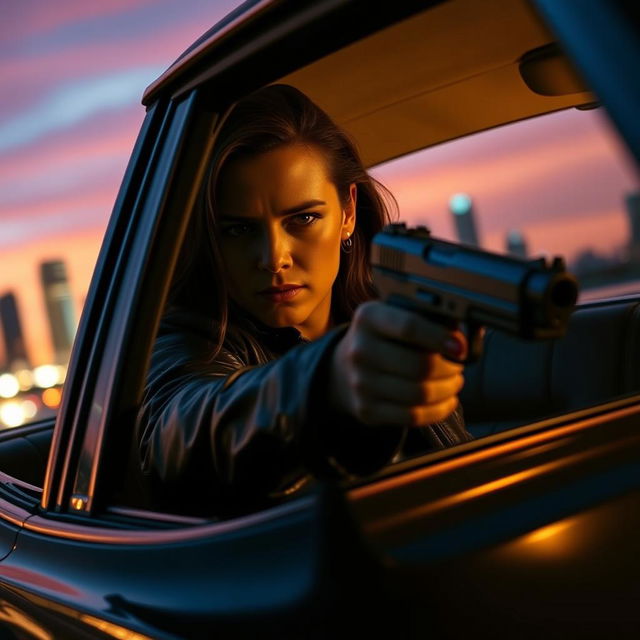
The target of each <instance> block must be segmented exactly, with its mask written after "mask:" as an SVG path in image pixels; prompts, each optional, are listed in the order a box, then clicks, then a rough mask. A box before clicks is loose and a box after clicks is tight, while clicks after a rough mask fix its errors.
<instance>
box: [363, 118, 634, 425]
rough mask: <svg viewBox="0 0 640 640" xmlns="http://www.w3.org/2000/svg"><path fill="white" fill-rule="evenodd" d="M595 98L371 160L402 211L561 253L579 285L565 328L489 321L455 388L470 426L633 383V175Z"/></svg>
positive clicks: (489, 241) (460, 234) (600, 397)
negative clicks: (502, 326) (557, 333)
mask: <svg viewBox="0 0 640 640" xmlns="http://www.w3.org/2000/svg"><path fill="white" fill-rule="evenodd" d="M632 167H633V165H632V163H631V160H630V158H629V157H628V156H627V153H626V151H625V149H624V148H623V146H622V144H621V143H620V141H619V139H618V138H617V135H616V134H615V132H614V131H613V129H612V127H611V126H610V124H609V122H608V121H607V119H606V115H605V113H604V112H603V110H602V109H589V110H579V109H568V110H563V111H559V112H555V113H550V114H547V115H543V116H539V117H535V118H530V119H527V120H524V121H521V122H517V123H515V124H510V125H507V126H503V127H499V128H495V129H490V130H487V131H484V132H481V133H477V134H475V135H471V136H468V137H465V138H460V139H457V140H454V141H451V142H448V143H445V144H441V145H439V146H436V147H432V148H429V149H425V150H422V151H419V152H417V153H413V154H411V155H408V156H404V157H401V158H398V159H395V160H392V161H390V162H387V163H384V164H381V165H379V166H377V167H375V169H374V171H373V172H374V175H375V176H376V177H377V178H378V179H379V180H380V181H381V182H383V183H384V184H385V185H386V186H387V187H388V188H389V189H390V190H391V191H392V193H393V194H394V196H395V198H396V199H397V201H398V206H399V212H400V218H401V219H402V220H405V221H407V223H409V224H412V225H426V226H427V227H428V228H430V230H431V231H432V233H433V235H434V236H435V237H439V238H443V239H447V240H451V241H454V242H462V243H467V244H471V245H476V246H478V247H480V248H483V249H487V250H490V251H494V252H498V253H503V254H511V255H514V256H518V257H521V258H532V259H533V258H538V257H545V258H551V257H554V256H562V257H563V258H564V259H565V261H566V263H567V266H568V268H569V270H570V271H571V272H572V273H573V274H575V276H576V277H577V279H578V281H579V285H580V296H579V304H578V309H577V311H576V312H575V313H574V315H573V317H572V319H571V322H570V325H569V331H568V334H567V336H566V337H564V338H562V339H559V340H553V341H544V342H526V341H522V340H519V339H517V338H514V337H511V336H508V335H506V334H504V333H502V332H498V331H490V332H488V334H487V337H486V338H485V353H484V355H483V357H482V359H481V361H480V362H478V363H477V364H474V365H471V366H470V367H468V368H467V371H466V379H467V380H466V384H465V388H464V389H463V392H462V394H461V398H462V403H463V407H464V410H465V414H466V418H467V423H468V424H469V428H470V430H471V432H472V433H473V435H474V436H475V437H480V436H484V435H489V434H492V433H496V432H498V431H502V430H505V429H507V428H510V427H514V426H518V425H522V424H526V423H531V422H535V421H537V420H541V419H543V418H547V417H549V416H553V415H557V414H562V413H566V412H568V411H572V410H577V409H581V408H584V407H588V406H592V405H595V404H598V403H601V402H605V401H608V400H612V399H614V398H616V397H619V396H624V395H627V394H629V393H633V392H634V391H637V389H638V388H640V380H637V377H636V376H635V374H634V373H633V371H634V368H633V367H630V366H629V364H628V363H627V359H633V358H634V357H635V355H634V346H633V345H634V344H635V343H634V342H633V338H632V336H633V332H634V331H635V330H637V327H635V321H634V317H635V316H634V309H635V306H636V304H637V303H636V302H635V300H634V299H633V298H628V297H627V298H625V297H622V298H620V299H619V300H617V301H615V300H612V299H611V298H612V297H615V296H624V295H625V294H638V293H640V278H639V275H640V271H639V268H638V264H639V262H638V260H639V257H638V256H639V255H640V254H639V251H640V250H639V248H638V247H640V232H639V229H640V182H639V180H638V176H637V174H636V172H635V171H634V169H633V168H632Z"/></svg>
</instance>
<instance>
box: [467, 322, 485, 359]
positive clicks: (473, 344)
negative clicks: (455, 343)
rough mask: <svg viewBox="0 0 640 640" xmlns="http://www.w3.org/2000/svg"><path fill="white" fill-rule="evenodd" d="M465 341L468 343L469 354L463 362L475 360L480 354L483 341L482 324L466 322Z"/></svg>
mask: <svg viewBox="0 0 640 640" xmlns="http://www.w3.org/2000/svg"><path fill="white" fill-rule="evenodd" d="M467 341H468V343H469V354H468V355H467V359H466V360H465V364H468V363H471V362H477V361H478V360H480V357H481V356H482V350H483V343H484V330H483V327H482V325H479V324H468V325H467Z"/></svg>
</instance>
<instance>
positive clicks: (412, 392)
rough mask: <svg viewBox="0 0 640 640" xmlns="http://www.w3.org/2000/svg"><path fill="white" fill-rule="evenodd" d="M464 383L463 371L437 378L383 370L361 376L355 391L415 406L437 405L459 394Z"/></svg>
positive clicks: (373, 398)
mask: <svg viewBox="0 0 640 640" xmlns="http://www.w3.org/2000/svg"><path fill="white" fill-rule="evenodd" d="M463 385H464V377H463V376H462V375H461V374H460V373H456V374H454V375H453V376H448V377H445V378H438V379H431V378H429V379H427V380H410V379H405V378H398V377H397V376H393V375H388V374H383V373H380V374H378V373H367V374H364V375H361V376H359V378H358V379H357V380H356V383H355V385H354V387H355V388H354V389H353V392H354V393H357V394H359V395H361V396H362V397H363V398H367V399H369V400H377V401H389V402H391V403H393V404H396V405H400V406H406V407H412V406H424V405H432V404H438V403H439V402H442V401H444V400H448V399H449V398H451V397H453V396H455V395H457V394H458V393H459V392H460V390H461V389H462V387H463Z"/></svg>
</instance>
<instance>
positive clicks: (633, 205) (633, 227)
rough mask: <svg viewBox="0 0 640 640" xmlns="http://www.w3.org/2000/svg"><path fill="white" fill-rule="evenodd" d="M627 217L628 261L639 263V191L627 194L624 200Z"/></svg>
mask: <svg viewBox="0 0 640 640" xmlns="http://www.w3.org/2000/svg"><path fill="white" fill-rule="evenodd" d="M625 201H626V202H625V204H626V205H627V215H628V216H629V229H630V231H631V233H630V237H629V261H630V262H634V263H640V191H636V192H634V193H629V194H628V195H627V197H626V198H625Z"/></svg>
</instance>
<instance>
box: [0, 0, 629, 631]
mask: <svg viewBox="0 0 640 640" xmlns="http://www.w3.org/2000/svg"><path fill="white" fill-rule="evenodd" d="M586 5H588V8H585V7H586ZM634 17H636V18H637V9H636V8H635V6H633V5H632V3H624V2H609V1H605V0H601V1H599V2H598V1H596V0H588V1H585V2H584V3H576V2H573V1H572V0H537V1H536V2H533V3H531V4H529V3H527V2H524V1H521V0H492V1H490V2H489V1H488V2H475V1H471V0H450V1H448V2H447V1H443V2H437V1H432V2H425V1H422V2H412V1H408V0H402V1H396V2H392V3H385V4H383V5H380V6H379V7H378V5H376V10H375V11H372V10H371V3H367V2H360V1H351V2H348V1H346V0H323V1H313V2H307V1H303V0H298V1H277V0H273V1H257V2H248V3H245V4H244V5H243V6H242V7H241V8H240V10H238V11H237V12H235V14H232V15H231V16H230V17H229V18H228V19H226V20H225V21H223V22H222V23H220V24H219V25H217V26H216V27H214V28H213V29H212V30H211V31H210V32H208V33H207V34H205V36H204V37H203V38H202V39H201V40H200V41H198V42H197V43H195V44H194V45H193V47H192V48H191V49H190V50H188V51H187V53H186V54H185V55H184V56H183V57H182V58H181V59H180V60H179V61H178V62H177V63H176V64H175V65H174V66H173V67H171V68H170V69H169V70H168V71H167V73H166V74H164V75H163V76H162V77H161V78H160V79H159V80H158V81H157V82H156V83H154V85H152V86H151V87H150V88H148V89H147V92H146V93H145V97H144V104H145V105H146V108H147V116H146V119H145V121H144V124H143V127H142V130H141V132H140V135H139V138H138V141H137V143H136V146H135V149H134V150H133V154H132V157H131V161H130V164H129V167H128V169H127V173H126V175H125V177H124V180H123V184H122V188H121V191H120V194H119V196H118V200H117V202H116V204H115V208H114V213H113V216H112V219H111V222H110V225H109V228H108V231H107V235H106V238H105V242H104V245H103V249H102V252H101V255H100V259H99V262H98V265H97V267H96V272H95V274H94V278H93V281H92V286H91V290H90V293H89V296H88V299H87V303H86V307H85V311H84V314H83V317H82V321H81V326H80V330H79V332H78V337H77V339H76V343H75V346H74V351H73V355H72V360H71V365H70V368H69V373H68V376H67V382H66V385H65V389H64V395H63V403H62V406H61V409H60V413H59V415H58V417H57V421H56V424H55V427H54V425H53V424H52V423H51V422H44V423H41V424H36V425H30V426H27V427H24V428H16V429H14V430H11V431H6V432H2V433H0V480H1V484H0V620H1V621H2V622H3V623H4V625H5V629H6V634H7V637H9V638H12V637H16V638H87V637H99V638H103V637H104V638H109V637H112V638H147V637H151V638H179V637H186V638H209V637H234V638H235V637H247V638H249V637H251V638H254V637H280V638H282V637H284V638H289V637H293V638H298V637H305V638H307V637H319V638H324V637H342V636H344V635H352V636H354V637H365V636H366V635H371V636H373V637H380V636H382V635H391V634H393V635H394V636H395V637H426V636H427V635H428V637H434V638H440V637H443V638H444V637H448V638H458V637H460V638H462V637H468V636H469V634H473V636H474V637H503V638H515V637H518V638H539V637H545V638H549V637H551V638H554V637H557V638H574V637H577V638H584V637H593V638H602V637H632V636H633V637H635V635H636V633H637V623H638V614H637V613H636V611H637V606H636V603H637V601H638V597H639V596H640V593H639V587H638V586H637V585H638V581H637V575H638V571H639V570H640V566H639V565H640V560H639V558H640V553H639V550H640V547H639V545H638V542H637V539H636V535H635V531H636V528H637V525H638V524H640V499H639V494H638V489H639V487H640V473H639V471H640V447H639V445H640V441H639V438H640V435H639V434H640V430H639V427H640V402H639V400H638V396H637V395H635V394H636V392H637V390H638V388H640V384H638V380H637V379H636V378H637V374H636V367H635V360H634V358H633V357H632V356H633V354H634V353H635V351H634V349H636V348H637V347H636V342H637V335H638V330H639V329H640V327H639V326H638V323H637V320H636V319H635V309H636V305H637V303H638V301H640V296H638V297H634V296H631V297H628V298H625V299H620V300H610V301H602V302H597V303H590V304H588V305H585V306H583V307H581V308H580V309H579V310H578V312H577V313H576V314H575V321H574V323H573V324H572V326H571V328H570V331H569V335H568V336H567V338H566V339H564V340H563V341H557V342H556V343H553V344H542V345H531V344H529V345H521V344H519V343H515V342H510V341H509V340H508V339H506V338H504V337H500V336H498V335H496V336H495V337H494V338H493V339H492V346H491V349H488V350H487V354H486V356H485V357H486V362H485V365H484V366H485V368H484V369H476V370H475V371H471V372H470V373H469V380H470V382H469V384H468V388H467V390H466V391H465V393H466V397H465V398H463V401H464V403H465V406H467V407H468V408H469V412H468V419H469V420H470V425H471V428H472V429H476V430H477V433H478V435H480V432H481V431H482V429H483V426H482V425H483V424H485V423H486V422H487V421H488V420H490V421H492V422H494V423H497V422H499V423H500V424H501V426H500V428H499V429H497V430H496V432H495V433H494V434H493V435H490V436H487V437H483V438H478V439H477V440H475V441H474V442H470V443H467V444H465V445H462V446H459V447H456V448H453V449H449V450H445V451H439V452H435V453H431V454H428V455H423V456H419V457H416V458H411V459H409V460H405V461H403V462H400V463H398V464H395V465H391V466H389V467H387V468H386V469H385V470H383V471H382V472H380V473H379V474H377V475H376V476H375V477H371V478H366V479H362V480H361V481H360V482H358V483H357V484H350V485H344V486H337V485H334V484H331V483H328V482H323V481H320V482H318V485H317V487H316V488H314V489H313V490H312V491H310V492H308V493H306V494H304V495H300V496H294V497H292V499H291V500H289V501H287V502H285V503H283V504H281V505H279V506H277V507H274V508H273V509H270V510H267V511H263V512H260V513H253V514H246V515H245V516H243V517H238V518H234V519H231V520H227V521H213V520H206V519H202V518H194V517H191V516H189V515H185V514H175V513H174V514H169V513H157V512H154V511H151V510H150V509H149V505H148V504H147V502H146V496H145V493H144V490H143V487H140V486H138V485H137V483H136V460H135V454H133V453H132V451H133V447H132V445H133V443H132V442H131V434H132V433H133V425H134V421H135V417H136V412H137V407H138V406H139V402H140V397H141V390H142V386H143V383H144V377H145V372H146V367H147V362H148V357H149V353H150V350H151V347H152V345H153V340H154V336H155V328H156V327H157V325H158V322H159V317H160V315H161V313H162V309H163V305H164V301H165V298H166V294H167V290H168V286H169V283H170V279H171V269H172V267H173V264H174V262H175V259H176V255H177V252H178V249H179V246H180V240H181V238H182V236H183V234H184V231H185V228H186V223H187V220H188V216H189V213H190V211H191V208H192V207H193V204H194V201H195V198H196V196H197V192H198V189H199V186H200V183H201V180H202V176H203V172H204V167H205V165H206V159H207V154H208V152H209V151H210V149H211V146H212V141H213V138H214V135H215V127H216V123H217V122H218V121H219V118H220V116H221V114H223V113H224V111H225V109H227V108H228V107H229V106H230V105H231V104H232V103H233V102H234V100H236V99H237V98H238V97H240V96H242V95H244V94H246V93H247V92H250V91H252V90H254V89H256V88H258V87H260V86H263V85H265V84H268V83H271V82H276V81H280V82H287V83H290V84H293V85H295V86H297V87H298V88H300V89H301V90H303V91H304V92H306V93H307V94H308V95H309V96H310V97H311V98H312V99H314V100H316V101H317V102H318V103H319V104H320V105H321V106H322V107H323V108H325V109H326V110H327V111H328V112H329V113H330V114H331V115H332V116H333V117H334V118H335V119H336V120H337V121H338V122H339V123H340V124H342V125H344V126H345V127H346V128H347V129H348V130H349V132H350V133H351V134H352V135H353V136H354V138H355V139H356V141H357V143H358V145H359V146H360V148H361V150H362V153H363V156H364V158H365V159H366V162H367V163H368V164H369V165H374V164H377V163H379V162H382V161H383V160H388V159H391V158H394V157H397V156H400V155H403V154H406V153H409V152H411V151H414V150H416V149H421V148H424V147H428V146H431V145H434V144H436V143H439V142H443V141H445V140H450V139H454V138H458V137H461V136H465V135H468V134H470V133H473V132H476V131H480V130H484V129H488V128H491V127H495V126H497V125H501V124H504V123H508V122H512V121H517V120H521V119H524V118H530V117H533V116H537V115H539V114H544V113H549V112H553V111H556V110H559V109H562V108H566V107H570V106H575V105H581V106H582V105H590V104H592V103H593V102H594V101H595V100H596V98H595V96H594V94H593V93H592V92H591V91H588V90H587V89H586V87H587V86H589V87H592V88H593V90H594V91H595V92H596V93H597V95H598V100H600V101H601V102H602V103H603V104H604V105H605V107H606V108H607V109H608V111H609V113H610V115H611V117H612V119H613V120H614V122H615V123H616V125H617V127H618V129H619V131H620V132H621V135H622V137H623V139H624V140H625V141H626V143H627V145H628V149H629V151H630V153H631V155H632V156H633V157H635V159H636V161H640V132H639V127H640V120H639V119H638V118H637V117H636V114H637V110H638V108H639V107H640V79H639V77H638V74H637V72H636V70H637V63H638V61H639V60H640V33H639V31H638V27H637V25H638V22H637V21H635V22H634V20H633V18H634ZM558 41H559V42H560V43H561V44H562V47H563V50H565V51H566V52H567V53H568V54H569V56H570V57H571V59H572V60H573V61H574V64H575V66H576V67H577V69H578V72H579V75H576V73H575V72H573V71H572V70H571V68H570V67H569V66H568V65H567V62H566V58H565V56H564V54H563V53H562V52H561V50H560V49H558V48H557V46H556V43H557V42H558ZM612 69H615V70H616V75H615V81H614V80H613V75H612V74H611V70H612ZM427 113H428V114H431V117H428V118H427V117H425V114H427ZM435 115H439V116H441V117H439V118H438V117H435ZM445 116H446V117H445ZM594 336H598V337H599V339H598V340H594V339H593V338H594ZM623 336H624V341H622V337H623ZM600 338H601V339H600ZM608 339H610V341H609V342H607V340H608ZM614 343H615V344H614ZM598 349H599V350H598ZM586 352H588V353H594V354H596V355H595V356H594V358H595V360H593V359H592V360H589V359H588V358H586V357H585V353H586ZM630 353H631V354H632V356H631V357H630V358H629V354H630ZM505 354H507V355H508V356H509V358H511V359H512V360H513V359H514V358H515V359H517V361H518V363H519V369H520V370H521V371H522V372H524V373H523V380H525V379H526V382H522V383H519V382H517V381H516V382H515V383H514V387H513V388H514V391H513V394H515V395H514V397H515V400H514V402H513V403H511V405H508V403H507V404H505V405H504V406H501V405H500V406H499V404H498V403H497V402H496V401H495V400H494V397H498V396H499V391H500V390H499V389H498V390H497V391H496V390H495V389H494V388H493V387H492V386H491V384H492V380H493V381H494V383H495V380H497V377H496V376H497V374H498V373H499V372H500V371H502V370H503V369H504V365H503V362H504V358H505ZM625 358H626V359H625ZM541 361H544V362H554V363H558V364H557V366H556V365H554V367H555V368H554V367H552V368H551V369H544V368H542V369H541V368H540V367H537V363H539V362H541ZM558 367H560V369H561V370H562V371H561V373H562V375H558V374H557V368H558ZM528 371H540V372H541V373H539V374H536V375H537V376H538V377H535V376H533V377H532V376H529V377H527V375H525V374H526V373H527V372H528ZM623 374H624V375H623ZM531 380H534V382H531ZM495 384H498V383H495ZM556 384H557V388H556V386H555V385H556ZM498 386H499V385H498ZM543 388H544V389H551V392H552V393H551V392H550V394H549V397H548V403H547V404H548V406H545V407H540V406H538V405H539V404H540V403H541V402H542V401H541V400H540V398H541V397H542V389H543ZM518 393H521V394H522V395H521V397H520V396H518ZM492 394H494V395H492ZM545 402H546V400H545ZM505 407H506V409H505ZM509 407H511V408H509ZM532 407H533V408H532ZM517 410H521V411H520V413H519V414H518V411H517ZM474 412H475V417H474ZM550 412H552V413H555V414H556V416H555V417H553V418H547V419H542V418H544V416H546V415H548V413H550ZM513 424H519V425H524V426H518V427H517V428H513V429H507V428H506V427H507V426H512V425H513ZM49 450H50V451H49ZM47 451H49V456H48V462H45V460H46V452H47ZM193 490H194V492H197V487H194V489H193Z"/></svg>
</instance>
